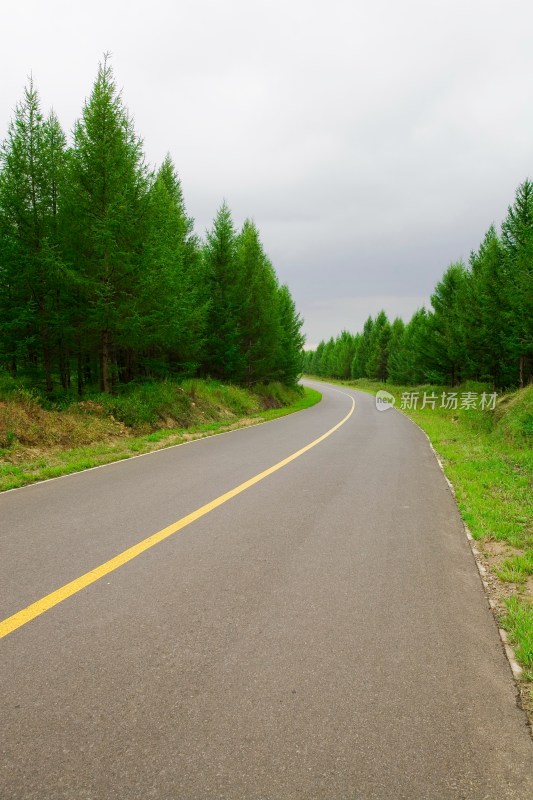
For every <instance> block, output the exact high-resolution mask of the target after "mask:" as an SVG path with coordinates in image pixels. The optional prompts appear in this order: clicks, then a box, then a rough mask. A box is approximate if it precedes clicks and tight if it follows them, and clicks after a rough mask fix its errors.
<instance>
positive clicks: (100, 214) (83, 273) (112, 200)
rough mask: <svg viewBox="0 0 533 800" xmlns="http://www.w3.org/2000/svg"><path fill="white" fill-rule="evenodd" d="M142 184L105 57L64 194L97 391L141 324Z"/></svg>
mask: <svg viewBox="0 0 533 800" xmlns="http://www.w3.org/2000/svg"><path fill="white" fill-rule="evenodd" d="M148 188H149V174H148V171H147V168H146V166H145V163H144V157H143V152H142V146H141V142H140V140H139V139H138V138H137V136H136V134H135V131H134V128H133V123H132V120H131V119H130V117H129V116H128V113H127V111H126V109H125V107H124V105H123V103H122V99H121V96H120V94H119V93H118V92H117V89H116V85H115V82H114V79H113V74H112V70H111V67H110V65H109V63H108V59H107V57H106V58H105V59H104V61H103V63H102V64H100V66H99V69H98V74H97V77H96V81H95V83H94V86H93V90H92V93H91V96H90V98H89V100H88V101H87V102H86V104H85V107H84V109H83V114H82V117H81V119H80V120H79V121H78V122H77V123H76V126H75V129H74V148H73V151H72V154H71V157H70V159H69V174H68V198H67V200H68V216H69V223H70V230H69V233H70V253H71V256H72V258H73V267H74V268H75V270H76V271H77V273H78V274H77V282H78V286H79V290H80V294H79V303H78V307H79V309H81V310H82V313H81V314H79V315H78V324H79V326H80V327H79V330H78V346H79V347H80V348H81V349H82V350H83V352H84V353H85V354H90V353H94V352H97V353H98V368H99V376H100V388H101V390H102V391H103V392H109V391H110V390H111V387H112V383H113V381H114V380H115V379H117V378H118V377H120V372H121V371H127V364H126V363H125V361H127V354H128V353H129V351H130V350H131V348H132V344H133V342H134V341H135V336H136V330H137V328H138V325H139V321H138V320H136V319H135V317H134V314H133V308H134V300H135V297H136V295H137V293H138V289H139V271H140V264H141V258H140V256H141V250H142V243H143V236H144V231H145V221H146V209H147V193H148ZM125 354H126V356H125ZM79 355H80V356H81V353H80V354H79Z"/></svg>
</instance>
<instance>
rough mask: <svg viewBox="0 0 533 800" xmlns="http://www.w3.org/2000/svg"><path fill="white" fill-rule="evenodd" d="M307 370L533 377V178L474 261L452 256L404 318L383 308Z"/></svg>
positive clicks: (501, 381) (498, 381)
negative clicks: (421, 302) (427, 303)
mask: <svg viewBox="0 0 533 800" xmlns="http://www.w3.org/2000/svg"><path fill="white" fill-rule="evenodd" d="M304 369H305V371H306V372H308V373H312V374H314V375H320V376H323V377H331V378H340V379H347V378H353V379H357V378H371V379H376V380H380V381H389V382H390V383H393V384H400V385H417V384H423V383H434V384H441V385H450V386H454V385H456V384H458V383H461V382H463V381H466V380H476V381H482V382H489V383H491V384H492V385H493V386H494V387H495V388H500V389H501V388H510V387H517V386H524V385H525V384H526V383H527V382H529V381H531V380H532V379H533V182H531V181H530V180H526V181H524V183H522V184H521V185H520V186H519V187H518V189H517V191H516V195H515V199H514V203H513V205H512V206H511V207H510V208H509V210H508V213H507V216H506V218H505V220H504V222H503V224H502V226H501V230H500V232H499V233H498V232H497V231H496V229H495V227H494V225H491V226H490V228H489V229H488V231H487V233H486V235H485V237H484V239H483V242H482V243H481V245H480V247H479V249H478V250H477V251H475V252H472V253H471V254H470V258H469V261H468V264H464V263H463V262H461V261H460V262H457V263H453V264H451V265H450V266H449V267H448V269H447V270H446V271H445V273H444V275H443V277H442V279H441V280H440V281H439V283H438V284H437V286H436V287H435V290H434V292H433V294H432V295H431V308H430V309H429V310H427V309H425V308H421V309H419V310H418V311H416V312H415V314H414V315H413V317H412V318H411V320H410V321H409V322H408V323H407V324H405V323H404V322H403V321H402V320H401V319H399V318H396V319H395V320H393V321H392V322H391V321H390V320H389V319H388V318H387V315H386V314H385V312H384V311H381V312H380V313H379V314H377V316H376V317H371V316H370V317H368V319H367V321H366V322H365V325H364V328H363V331H362V332H360V333H356V334H351V333H349V332H348V331H343V332H342V333H341V334H340V335H339V336H337V337H336V338H331V339H329V341H327V342H326V341H321V342H320V344H319V345H318V347H317V348H316V350H314V351H308V352H307V353H306V354H305V359H304Z"/></svg>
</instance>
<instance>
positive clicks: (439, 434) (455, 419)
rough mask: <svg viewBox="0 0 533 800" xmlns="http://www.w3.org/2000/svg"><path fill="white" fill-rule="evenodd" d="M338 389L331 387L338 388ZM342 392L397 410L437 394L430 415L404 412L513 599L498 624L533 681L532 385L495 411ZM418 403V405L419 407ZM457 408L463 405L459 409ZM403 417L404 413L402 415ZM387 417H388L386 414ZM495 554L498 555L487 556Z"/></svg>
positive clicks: (364, 383)
mask: <svg viewBox="0 0 533 800" xmlns="http://www.w3.org/2000/svg"><path fill="white" fill-rule="evenodd" d="M335 382H336V381H335ZM342 383H344V385H348V386H351V387H353V388H355V389H361V390H363V391H367V392H371V393H373V394H374V393H375V392H376V391H378V390H379V389H384V390H386V391H388V392H390V393H391V394H393V395H394V397H395V399H396V407H397V408H400V406H401V398H402V394H403V393H404V392H407V393H411V392H419V395H420V401H421V400H422V397H423V394H424V392H427V393H428V395H429V394H430V393H435V395H436V396H437V398H438V401H437V403H436V404H435V405H436V407H435V409H432V408H430V407H426V408H424V409H421V408H418V409H411V410H408V409H403V413H405V414H406V415H407V416H409V417H410V418H411V419H412V420H413V421H414V422H416V423H417V424H418V425H419V426H420V427H421V428H422V429H423V430H424V431H425V432H426V433H427V435H428V437H429V439H430V441H431V443H432V445H433V447H434V448H435V450H436V452H437V453H438V455H439V458H440V459H441V462H442V464H443V467H444V471H445V473H446V475H447V477H448V478H449V480H450V481H451V483H452V484H453V487H454V490H455V494H456V498H457V503H458V506H459V510H460V512H461V515H462V517H463V519H464V521H465V523H466V524H467V526H468V528H469V530H470V531H471V533H472V536H473V537H474V539H476V540H478V541H479V542H480V546H481V547H482V549H483V546H484V548H485V549H484V554H485V556H486V557H487V559H488V561H489V564H490V568H491V571H492V572H493V573H494V574H495V575H496V576H497V577H498V578H499V580H500V581H502V582H504V583H505V584H506V585H507V587H508V589H507V590H506V592H507V593H508V591H509V590H511V592H512V594H513V596H512V597H511V599H510V600H508V601H505V599H504V597H505V593H503V592H502V596H501V598H500V600H501V602H500V605H501V606H502V607H506V608H507V611H506V613H505V616H503V617H502V620H501V624H502V625H503V624H504V623H505V627H506V629H507V630H508V632H509V638H510V641H511V642H512V643H513V645H514V647H515V648H516V656H517V659H518V660H519V661H520V663H521V664H522V665H523V666H524V668H525V670H526V676H527V677H529V679H530V680H532V679H533V669H532V667H533V662H532V660H531V659H532V642H533V612H532V606H531V587H532V583H533V582H532V580H531V576H532V575H533V491H532V488H533V386H529V387H527V388H526V389H522V390H520V391H517V392H513V393H508V394H505V395H500V396H499V397H498V400H497V403H496V407H495V409H494V410H493V411H491V410H484V411H482V410H481V409H479V408H478V409H475V410H474V409H469V410H467V409H461V408H460V407H459V408H458V409H444V408H440V407H439V405H440V398H441V395H442V392H446V393H449V392H451V391H452V390H451V389H450V388H449V387H436V386H417V387H412V386H411V387H408V386H391V385H390V384H382V383H378V382H376V381H369V380H357V381H344V382H342ZM453 391H457V392H458V393H459V401H460V396H461V394H462V393H463V392H467V391H471V392H477V393H478V395H479V394H481V393H482V392H483V391H486V392H490V391H492V390H491V389H490V388H489V387H488V386H485V385H483V384H475V383H469V384H465V385H464V386H460V387H456V388H455V389H454V390H453ZM420 401H419V402H420ZM459 405H460V402H459ZM400 410H402V409H400ZM384 413H390V412H384ZM494 544H496V547H497V550H498V552H497V554H493V553H492V552H491V548H492V549H494Z"/></svg>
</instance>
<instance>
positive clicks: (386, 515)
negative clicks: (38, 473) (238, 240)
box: [0, 384, 533, 800]
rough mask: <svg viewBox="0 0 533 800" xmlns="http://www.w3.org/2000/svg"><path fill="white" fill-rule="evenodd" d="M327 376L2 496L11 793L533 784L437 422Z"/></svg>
mask: <svg viewBox="0 0 533 800" xmlns="http://www.w3.org/2000/svg"><path fill="white" fill-rule="evenodd" d="M319 388H320V389H321V391H322V392H323V396H324V399H323V401H322V403H320V404H319V405H317V406H314V407H313V408H311V409H308V410H306V411H303V412H300V413H298V414H295V415H292V416H289V417H284V418H282V419H279V420H277V421H275V422H271V423H267V424H265V425H259V426H256V427H253V428H247V429H242V430H238V431H235V432H232V433H230V434H225V435H223V436H216V437H211V438H207V439H203V440H199V441H196V442H194V443H190V444H187V445H186V446H181V447H175V448H172V449H167V450H163V451H159V452H158V453H154V454H151V455H148V456H144V457H140V458H136V459H132V460H129V461H125V462H120V463H119V464H114V465H110V466H108V467H103V468H99V469H95V470H91V471H88V472H85V473H81V474H78V475H73V476H69V477H66V478H61V479H58V480H53V481H49V482H46V483H42V484H36V485H34V486H30V487H27V488H24V489H19V490H15V491H12V492H8V493H6V494H4V495H2V496H0V528H1V530H0V553H1V559H0V619H1V620H5V619H7V618H11V619H12V620H15V622H9V623H4V629H3V630H4V633H6V632H7V635H5V637H4V638H2V639H1V641H0V705H1V708H0V758H1V764H0V767H1V768H0V797H1V798H2V800H30V798H31V799H32V800H94V799H98V800H114V799H115V798H116V799H117V800H118V799H120V800H122V799H124V800H126V799H127V800H137V799H138V800H148V798H156V800H215V798H217V800H218V799H220V798H224V799H227V800H230V799H232V800H233V799H235V800H248V799H250V800H252V799H253V800H260V799H261V800H270V799H271V800H281V799H283V800H284V799H285V798H287V799H288V798H291V799H292V798H299V799H302V800H306V799H307V798H316V799H317V800H326V799H327V800H351V799H352V798H353V799H354V800H355V798H357V799H358V800H402V799H403V798H405V800H418V799H419V798H420V799H422V798H424V799H428V800H431V799H432V798H435V800H437V798H438V800H448V798H449V799H450V800H452V799H453V800H457V799H458V798H475V800H504V799H505V798H515V799H517V800H530V798H531V797H533V757H532V755H533V748H532V746H531V740H530V736H529V732H528V729H527V726H526V720H525V716H524V714H523V713H522V712H521V711H520V710H519V709H518V708H517V705H516V691H515V687H514V685H513V681H512V676H511V671H510V668H509V665H508V663H507V661H506V659H505V656H504V654H503V651H502V646H501V643H500V640H499V636H498V632H497V628H496V625H495V622H494V620H493V618H492V615H491V613H490V610H489V607H488V604H487V601H486V598H485V596H484V594H483V590H482V586H481V582H480V579H479V575H478V572H477V569H476V566H475V563H474V560H473V557H472V555H471V552H470V548H469V545H468V543H467V541H466V537H465V535H464V531H463V527H462V523H461V521H460V518H459V515H458V512H457V509H456V505H455V502H454V500H453V498H452V496H451V494H450V492H449V489H448V487H447V484H446V481H445V479H444V477H443V475H442V473H441V471H440V469H439V467H438V464H437V462H436V460H435V458H434V456H433V454H432V452H431V450H430V448H429V446H428V443H427V440H426V438H425V436H424V434H423V433H422V432H421V431H420V430H419V429H418V428H416V427H415V426H414V425H413V424H411V423H410V422H409V420H407V419H406V418H405V417H404V416H402V415H401V414H399V413H398V412H396V411H392V410H391V411H387V412H382V413H380V412H378V411H376V409H375V406H374V400H373V398H372V397H370V396H369V395H366V394H362V393H358V392H352V391H350V390H348V389H346V390H345V389H342V390H339V389H336V388H334V387H329V386H327V385H326V384H321V385H320V387H319ZM353 398H354V399H355V411H354V412H353V413H352V414H351V416H349V417H348V418H347V419H346V420H345V421H344V423H343V424H342V425H341V426H340V427H338V428H337V429H336V430H335V431H334V432H332V433H331V435H329V436H327V437H326V438H324V439H323V440H322V441H320V442H318V443H317V444H315V445H314V446H313V447H311V448H309V449H307V450H305V452H303V453H301V454H300V455H299V456H298V457H296V458H294V459H293V460H291V461H289V462H288V463H286V464H285V465H284V466H280V467H279V468H278V469H276V470H275V471H273V472H271V473H270V474H268V475H266V476H264V477H263V478H262V479H261V480H258V481H257V482H256V483H254V484H253V485H250V486H248V487H247V488H246V487H244V488H243V487H242V486H241V485H242V484H243V483H244V482H246V481H248V480H249V479H250V478H252V477H254V476H257V475H260V474H261V473H263V472H264V471H265V470H268V469H269V468H270V467H272V466H273V465H279V463H280V462H282V461H283V460H285V459H287V458H288V457H290V456H291V455H293V454H294V453H296V452H298V451H299V450H301V449H303V448H305V447H306V445H308V444H309V443H311V442H313V441H315V440H316V439H317V438H319V437H320V436H321V435H322V434H324V433H326V432H328V431H330V430H331V429H332V428H334V427H335V426H337V425H338V423H339V422H341V421H342V420H343V419H345V418H346V417H347V416H348V415H349V414H350V411H351V409H352V404H353ZM237 486H240V487H241V488H242V491H240V493H238V494H237V495H236V496H234V497H232V498H231V499H227V498H226V500H227V501H226V502H221V504H220V505H219V506H218V507H216V508H213V509H212V510H211V507H209V508H207V510H206V509H204V512H206V513H203V512H202V515H201V516H199V515H196V516H198V518H194V519H193V521H192V522H190V524H185V523H183V527H182V528H181V530H179V531H178V532H176V533H174V534H173V535H170V536H168V537H167V538H164V539H163V540H162V541H160V542H159V543H158V544H155V545H154V546H152V547H149V548H148V549H145V551H144V552H143V553H141V554H140V555H138V556H137V557H135V558H133V560H130V561H129V562H128V563H126V564H124V565H123V566H120V567H119V568H118V569H115V570H112V571H109V572H108V573H107V574H105V575H104V576H103V577H101V578H100V579H99V580H96V582H93V583H90V585H87V587H86V588H81V590H80V591H77V589H78V588H80V586H79V584H78V583H76V584H75V588H74V589H73V590H72V592H71V596H69V597H67V599H65V600H63V601H62V602H59V603H57V604H55V603H56V600H55V599H54V600H53V602H52V603H51V605H52V607H50V608H49V610H46V611H45V613H42V614H39V613H38V611H39V610H42V608H41V606H39V607H35V606H32V604H34V603H36V602H37V601H39V600H40V599H41V598H43V597H45V596H47V595H49V594H50V593H51V592H54V591H55V590H57V589H59V588H60V587H63V586H64V585H66V584H68V583H69V582H72V581H76V579H78V578H79V577H80V576H84V575H86V574H87V573H88V572H89V571H91V570H93V569H94V568H95V567H98V566H99V565H102V564H104V563H106V562H108V561H109V560H110V559H112V558H114V557H115V556H117V554H120V553H123V552H124V551H127V549H128V548H130V547H132V546H134V545H135V544H136V543H137V542H140V541H142V540H145V539H146V537H149V536H151V535H152V534H154V533H156V532H158V531H161V530H163V529H165V528H166V527H167V526H171V525H172V524H173V523H175V522H176V521H177V520H180V519H183V518H184V517H186V516H187V515H190V514H193V512H195V511H196V510H197V509H200V508H202V507H203V506H205V505H206V504H208V503H210V502H211V501H213V500H215V499H216V498H219V497H222V496H223V495H225V494H226V493H227V492H229V491H230V490H232V489H233V488H234V487H237ZM223 499H224V498H223ZM186 521H187V520H186ZM53 597H54V598H56V595H54V596H53ZM56 599H57V598H56ZM59 599H60V598H59ZM28 606H30V607H32V608H34V609H35V608H37V611H35V614H36V615H35V618H34V619H32V620H31V621H29V622H28V623H27V624H21V623H20V618H19V617H14V616H13V615H16V614H17V612H19V611H20V610H21V609H25V608H26V607H28ZM17 620H19V621H17ZM22 622H24V620H22ZM6 625H7V627H6Z"/></svg>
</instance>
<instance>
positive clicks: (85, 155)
mask: <svg viewBox="0 0 533 800" xmlns="http://www.w3.org/2000/svg"><path fill="white" fill-rule="evenodd" d="M301 327H302V320H301V318H300V316H299V315H298V313H297V311H296V308H295V305H294V302H293V299H292V297H291V294H290V292H289V289H288V288H287V286H284V285H280V284H279V282H278V279H277V276H276V273H275V270H274V268H273V266H272V264H271V262H270V260H269V259H268V257H267V255H266V253H265V251H264V249H263V245H262V243H261V239H260V235H259V231H258V229H257V227H256V225H255V224H254V222H253V221H251V220H246V222H245V223H244V225H243V226H242V228H241V229H240V230H237V229H236V227H235V225H234V223H233V220H232V216H231V212H230V209H229V208H228V206H227V204H226V203H225V202H224V203H223V204H222V206H221V207H220V209H219V210H218V213H217V214H216V217H215V219H214V222H213V226H212V228H211V230H210V231H209V232H208V233H207V235H206V238H205V240H204V241H202V240H200V238H199V237H198V236H197V235H196V234H195V232H194V228H193V221H192V219H191V218H190V217H189V216H188V215H187V211H186V208H185V203H184V199H183V193H182V188H181V184H180V181H179V178H178V176H177V174H176V170H175V168H174V165H173V162H172V160H171V158H170V156H167V158H166V159H165V160H164V162H163V164H162V165H161V166H160V167H159V169H158V170H157V171H153V170H151V169H150V168H149V167H148V165H147V164H146V161H145V157H144V153H143V148H142V142H141V140H140V139H139V137H138V136H137V134H136V133H135V130H134V126H133V122H132V119H131V117H130V116H129V113H128V111H127V109H126V107H125V106H124V104H123V101H122V98H121V94H120V93H119V92H118V91H117V88H116V84H115V80H114V77H113V73H112V70H111V67H110V65H109V61H108V59H107V57H106V58H105V59H104V61H103V62H102V63H101V64H100V66H99V69H98V74H97V77H96V81H95V83H94V86H93V89H92V93H91V95H90V97H89V98H88V100H87V101H86V102H85V105H84V107H83V111H82V114H81V117H80V119H79V120H78V121H77V122H76V124H75V126H74V130H73V135H72V141H71V142H70V144H69V143H68V142H67V137H66V136H65V133H64V132H63V130H62V128H61V125H60V123H59V120H58V118H57V116H56V115H55V113H54V112H51V113H50V114H49V115H48V116H46V117H45V116H44V115H43V113H42V111H41V105H40V99H39V95H38V92H37V90H36V89H35V87H34V84H33V81H32V80H30V82H29V85H28V86H27V88H26V89H25V92H24V96H23V99H22V101H21V102H20V104H19V105H18V106H17V107H16V110H15V113H14V118H13V120H12V122H11V124H10V127H9V130H8V134H7V137H6V139H5V141H4V142H3V145H2V148H1V150H0V367H2V368H4V369H7V370H9V371H10V372H11V373H12V374H13V375H17V374H24V375H25V376H26V377H28V376H29V377H30V379H31V380H33V381H34V382H35V383H36V384H40V385H43V386H44V388H45V389H46V391H47V392H48V393H52V392H57V391H59V392H61V391H70V390H71V389H72V390H77V392H78V394H80V395H81V394H83V392H84V390H86V389H87V388H88V387H94V386H96V385H99V387H100V390H101V391H103V392H110V391H113V390H114V389H116V388H117V387H118V386H119V385H120V384H124V383H128V382H130V381H133V380H142V379H154V378H155V379H158V378H163V377H166V376H171V375H177V376H192V375H199V376H210V377H213V378H217V379H220V380H224V381H226V382H233V383H240V384H246V385H253V384H255V383H258V382H266V381H272V380H278V381H281V382H283V383H286V384H292V383H294V382H295V381H296V380H297V377H298V375H299V373H300V372H301V367H302V353H303V343H304V338H303V335H302V333H301Z"/></svg>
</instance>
